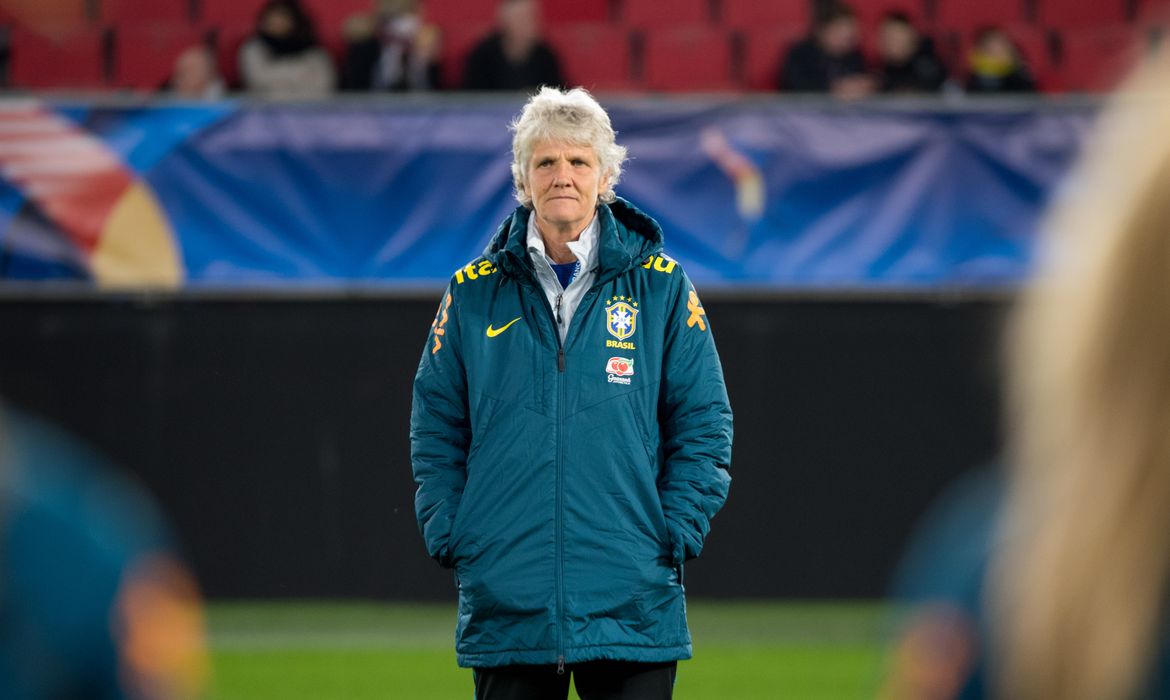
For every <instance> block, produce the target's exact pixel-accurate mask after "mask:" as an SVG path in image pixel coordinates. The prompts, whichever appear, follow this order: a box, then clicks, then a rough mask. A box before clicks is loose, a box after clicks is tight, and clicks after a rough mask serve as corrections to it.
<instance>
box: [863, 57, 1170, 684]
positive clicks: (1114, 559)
mask: <svg viewBox="0 0 1170 700" xmlns="http://www.w3.org/2000/svg"><path fill="white" fill-rule="evenodd" d="M1167 120H1170V55H1168V54H1164V55H1161V56H1155V57H1154V58H1152V59H1150V61H1149V63H1147V64H1146V65H1144V66H1142V67H1141V68H1139V69H1138V71H1137V72H1136V74H1135V75H1134V76H1132V77H1131V79H1130V80H1129V82H1128V83H1127V85H1126V87H1125V88H1124V90H1123V92H1122V93H1120V94H1119V95H1118V96H1116V97H1115V98H1114V99H1113V100H1112V101H1111V103H1110V104H1109V106H1108V107H1107V108H1106V110H1105V112H1104V114H1103V116H1102V118H1101V120H1100V122H1099V131H1098V133H1097V134H1096V137H1095V138H1094V139H1093V140H1092V141H1090V142H1089V143H1088V144H1087V146H1086V151H1085V153H1084V156H1083V159H1082V161H1081V163H1080V164H1079V166H1078V169H1077V170H1076V172H1075V177H1074V178H1073V180H1072V181H1071V182H1072V184H1073V185H1074V186H1075V188H1076V191H1075V196H1068V197H1066V198H1065V199H1064V200H1062V201H1060V202H1059V204H1058V206H1057V207H1056V208H1055V210H1054V211H1053V212H1052V213H1051V214H1050V216H1049V220H1048V222H1047V226H1046V229H1047V231H1048V232H1049V235H1048V239H1047V241H1046V248H1045V249H1044V252H1045V253H1046V258H1045V259H1044V263H1045V264H1044V266H1043V269H1042V271H1041V274H1040V275H1039V277H1038V278H1037V280H1036V281H1035V282H1034V283H1033V284H1032V285H1031V287H1030V288H1029V289H1028V290H1027V292H1026V293H1025V294H1024V297H1023V300H1022V302H1021V305H1020V307H1019V308H1018V309H1017V311H1016V317H1015V319H1014V327H1013V335H1012V337H1011V345H1010V351H1011V352H1010V355H1009V360H1010V361H1009V365H1010V367H1009V378H1010V383H1009V395H1010V399H1011V404H1012V406H1011V408H1012V411H1011V418H1012V425H1011V431H1012V440H1011V447H1012V449H1011V456H1012V458H1011V469H1010V470H1009V472H1008V473H1007V475H1006V484H1005V485H1004V486H1002V487H1000V486H994V485H991V486H985V487H981V488H980V489H978V490H976V491H973V492H970V493H969V494H966V495H964V496H962V497H959V498H957V499H955V500H952V502H951V506H950V507H949V508H947V509H946V510H945V511H944V512H943V514H942V515H939V516H936V517H934V518H933V519H932V520H931V521H930V523H929V524H930V525H931V526H930V527H928V528H927V529H925V530H924V531H923V534H922V536H921V537H920V538H919V542H918V544H917V545H916V546H915V547H914V548H913V549H912V550H911V551H912V555H911V557H910V563H909V565H908V566H907V568H906V575H904V577H903V578H904V580H903V584H902V586H901V588H902V590H903V591H904V592H909V595H908V596H907V597H908V598H909V602H910V603H911V604H912V612H911V614H910V619H909V622H908V624H907V626H906V629H905V633H904V634H903V636H902V640H901V643H900V645H899V648H898V650H897V652H896V654H895V657H896V659H897V663H896V664H895V668H894V670H893V672H892V674H891V678H890V682H889V686H888V688H887V690H886V696H887V697H889V698H899V699H901V698H909V699H911V700H914V699H916V698H932V699H937V698H952V697H962V698H984V697H994V698H1004V699H1008V700H1053V699H1056V698H1059V699H1060V700H1103V699H1108V700H1128V699H1131V698H1135V699H1136V698H1165V697H1170V624H1168V622H1167V620H1168V618H1167V613H1168V612H1170V610H1168V609H1167V601H1168V600H1170V324H1168V323H1167V317H1166V314H1167V309H1168V308H1170V307H1168V305H1167V300H1168V299H1170V197H1167V192H1170V132H1167V130H1166V123H1167ZM964 522H965V523H967V524H966V525H965V526H963V525H962V523H964Z"/></svg>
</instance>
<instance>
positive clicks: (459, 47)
mask: <svg viewBox="0 0 1170 700" xmlns="http://www.w3.org/2000/svg"><path fill="white" fill-rule="evenodd" d="M428 7H429V6H428ZM428 17H429V15H428ZM494 26H495V23H494V22H492V21H487V22H480V23H478V24H466V23H458V22H456V23H453V24H440V25H439V28H440V30H441V31H442V49H441V56H440V62H441V63H442V70H443V84H444V85H447V86H449V87H458V86H460V85H462V84H463V62H464V61H465V60H466V59H467V54H468V53H470V52H471V50H472V49H474V48H475V45H476V44H478V43H479V40H480V39H482V38H484V37H485V36H487V35H488V33H489V32H491V31H492V29H493V27H494Z"/></svg>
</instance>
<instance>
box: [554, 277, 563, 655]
mask: <svg viewBox="0 0 1170 700" xmlns="http://www.w3.org/2000/svg"><path fill="white" fill-rule="evenodd" d="M556 316H557V317H556V321H557V329H556V330H557V483H556V487H557V496H556V503H557V511H556V520H557V573H556V578H557V675H564V673H565V632H564V626H565V600H564V598H565V513H564V510H565V483H564V479H565V459H564V445H565V436H564V422H565V420H564V415H565V344H564V342H563V341H562V340H561V332H560V323H561V295H560V294H558V295H557V314H556Z"/></svg>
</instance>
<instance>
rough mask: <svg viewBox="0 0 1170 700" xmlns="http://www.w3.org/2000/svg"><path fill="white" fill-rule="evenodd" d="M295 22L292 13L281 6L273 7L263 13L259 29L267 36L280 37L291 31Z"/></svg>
mask: <svg viewBox="0 0 1170 700" xmlns="http://www.w3.org/2000/svg"><path fill="white" fill-rule="evenodd" d="M294 24H295V22H294V20H293V16H292V14H291V13H290V12H289V11H288V10H286V9H285V8H283V7H274V8H272V9H271V10H269V11H268V12H265V13H264V18H263V20H261V22H260V31H262V32H264V33H265V34H267V35H268V36H275V37H282V36H288V35H289V34H291V33H292V30H293V25H294Z"/></svg>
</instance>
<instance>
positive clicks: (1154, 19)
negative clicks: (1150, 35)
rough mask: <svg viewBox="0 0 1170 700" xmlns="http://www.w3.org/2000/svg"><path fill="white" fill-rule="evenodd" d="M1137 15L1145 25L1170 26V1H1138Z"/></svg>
mask: <svg viewBox="0 0 1170 700" xmlns="http://www.w3.org/2000/svg"><path fill="white" fill-rule="evenodd" d="M1136 15H1137V20H1138V21H1139V22H1141V23H1143V24H1158V25H1162V26H1167V25H1170V0H1137V11H1136Z"/></svg>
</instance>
